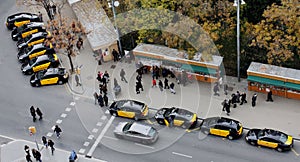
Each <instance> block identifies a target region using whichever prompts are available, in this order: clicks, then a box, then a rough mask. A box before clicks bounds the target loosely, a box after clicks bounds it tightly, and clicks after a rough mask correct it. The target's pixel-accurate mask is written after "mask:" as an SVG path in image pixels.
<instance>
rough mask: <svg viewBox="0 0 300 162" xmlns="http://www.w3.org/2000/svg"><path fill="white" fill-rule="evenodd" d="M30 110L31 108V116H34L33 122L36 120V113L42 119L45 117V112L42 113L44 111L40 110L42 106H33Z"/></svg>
mask: <svg viewBox="0 0 300 162" xmlns="http://www.w3.org/2000/svg"><path fill="white" fill-rule="evenodd" d="M29 110H30V114H31V116H32V118H33V122H35V121H36V115H38V116H39V120H42V119H43V113H42V111H41V110H40V108H36V109H35V108H34V107H33V106H31V107H30V109H29Z"/></svg>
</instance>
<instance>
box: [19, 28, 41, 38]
mask: <svg viewBox="0 0 300 162" xmlns="http://www.w3.org/2000/svg"><path fill="white" fill-rule="evenodd" d="M38 31H39V30H38V29H37V28H35V29H34V28H30V29H28V30H26V31H25V32H22V38H25V37H27V36H28V35H30V34H33V33H36V32H38Z"/></svg>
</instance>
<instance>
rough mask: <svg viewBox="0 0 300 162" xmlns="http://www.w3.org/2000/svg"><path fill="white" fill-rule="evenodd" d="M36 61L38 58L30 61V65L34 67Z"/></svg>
mask: <svg viewBox="0 0 300 162" xmlns="http://www.w3.org/2000/svg"><path fill="white" fill-rule="evenodd" d="M36 60H37V57H35V58H33V59H31V60H29V65H30V66H31V65H33V64H34V63H35V62H36Z"/></svg>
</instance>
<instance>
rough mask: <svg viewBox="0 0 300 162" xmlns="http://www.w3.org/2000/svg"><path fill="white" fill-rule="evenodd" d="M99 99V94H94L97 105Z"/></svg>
mask: <svg viewBox="0 0 300 162" xmlns="http://www.w3.org/2000/svg"><path fill="white" fill-rule="evenodd" d="M98 97H99V96H98V93H97V92H95V93H94V99H95V105H96V104H97V101H98Z"/></svg>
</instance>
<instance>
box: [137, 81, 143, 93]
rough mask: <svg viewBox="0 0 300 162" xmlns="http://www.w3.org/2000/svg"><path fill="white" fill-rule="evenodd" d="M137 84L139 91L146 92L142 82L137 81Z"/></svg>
mask: <svg viewBox="0 0 300 162" xmlns="http://www.w3.org/2000/svg"><path fill="white" fill-rule="evenodd" d="M136 84H137V86H138V88H139V90H140V89H141V90H142V91H144V87H143V84H142V82H141V81H137V82H136Z"/></svg>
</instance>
